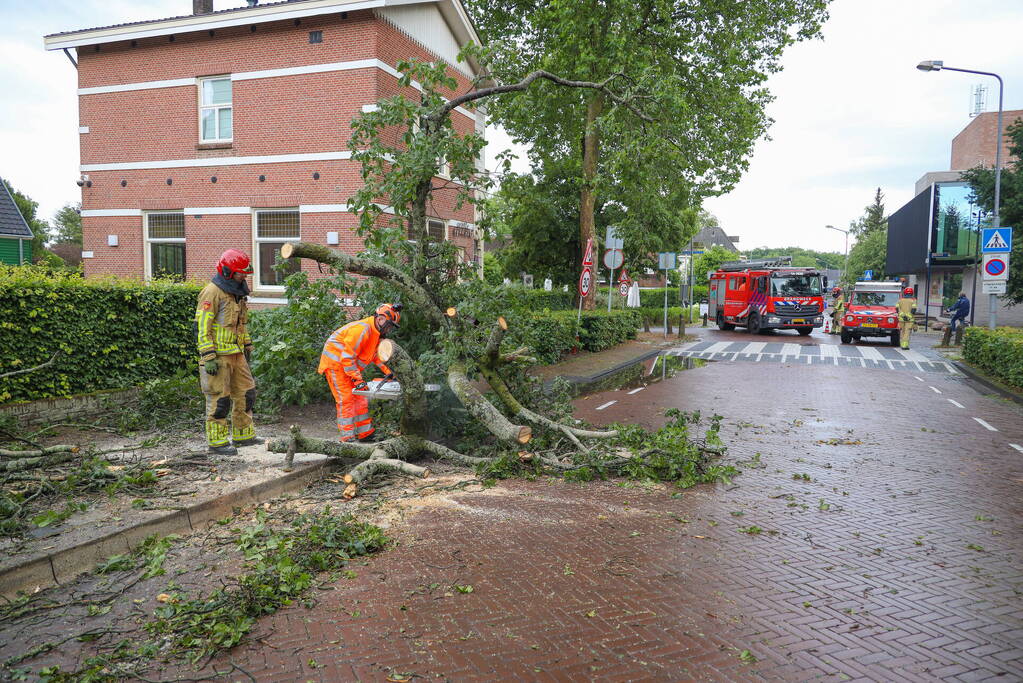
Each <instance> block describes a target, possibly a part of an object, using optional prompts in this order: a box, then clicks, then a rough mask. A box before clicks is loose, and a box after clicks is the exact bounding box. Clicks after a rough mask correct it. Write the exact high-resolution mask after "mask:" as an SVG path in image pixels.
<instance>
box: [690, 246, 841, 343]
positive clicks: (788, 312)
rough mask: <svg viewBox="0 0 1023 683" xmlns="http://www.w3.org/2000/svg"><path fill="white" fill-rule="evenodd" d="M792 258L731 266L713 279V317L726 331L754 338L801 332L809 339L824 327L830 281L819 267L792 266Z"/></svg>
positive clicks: (709, 309)
mask: <svg viewBox="0 0 1023 683" xmlns="http://www.w3.org/2000/svg"><path fill="white" fill-rule="evenodd" d="M791 263H792V258H791V257H788V256H786V257H782V258H776V259H764V260H757V261H730V262H727V263H723V264H721V267H720V268H718V270H717V271H716V272H714V273H711V274H710V291H709V292H708V297H707V298H708V302H707V315H708V317H710V318H712V319H713V320H715V321H716V322H717V326H718V328H719V329H722V330H732V329H735V328H736V327H745V328H746V329H747V330H748V331H749V333H750V334H758V333H760V332H763V331H765V330H775V329H783V330H796V331H797V332H799V334H801V335H803V336H806V335H808V334H810V333H811V332H813V328H815V327H820V326H821V325H823V324H824V288H825V287H827V284H828V283H827V278H826V277H824V276H822V275H821V273H820V271H819V270H817V269H816V268H798V267H793V266H792V265H790V264H791Z"/></svg>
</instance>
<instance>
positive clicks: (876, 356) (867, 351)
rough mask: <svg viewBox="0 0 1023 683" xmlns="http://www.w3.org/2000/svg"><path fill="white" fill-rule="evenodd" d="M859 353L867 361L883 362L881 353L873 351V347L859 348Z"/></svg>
mask: <svg viewBox="0 0 1023 683" xmlns="http://www.w3.org/2000/svg"><path fill="white" fill-rule="evenodd" d="M860 353H861V354H863V357H864V358H865V359H867V360H884V356H882V355H881V352H880V351H878V350H877V349H875V348H874V347H873V346H861V347H860Z"/></svg>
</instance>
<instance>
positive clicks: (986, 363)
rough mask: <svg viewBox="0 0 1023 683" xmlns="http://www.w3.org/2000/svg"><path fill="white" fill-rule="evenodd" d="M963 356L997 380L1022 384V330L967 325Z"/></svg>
mask: <svg viewBox="0 0 1023 683" xmlns="http://www.w3.org/2000/svg"><path fill="white" fill-rule="evenodd" d="M963 358H964V359H966V362H968V363H971V364H973V365H976V366H977V367H978V368H981V369H982V370H984V371H985V372H988V373H990V374H991V375H993V376H994V377H996V378H997V379H1000V380H1001V381H1003V382H1005V383H1006V384H1011V385H1012V386H1014V387H1017V388H1019V387H1023V330H1021V329H1020V328H1018V327H999V328H996V329H994V330H989V329H987V328H984V327H972V326H971V327H967V328H966V332H965V337H964V340H963Z"/></svg>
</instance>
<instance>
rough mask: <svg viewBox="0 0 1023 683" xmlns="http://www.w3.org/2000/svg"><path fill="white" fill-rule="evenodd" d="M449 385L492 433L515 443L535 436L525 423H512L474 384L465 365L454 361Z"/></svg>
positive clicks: (449, 369)
mask: <svg viewBox="0 0 1023 683" xmlns="http://www.w3.org/2000/svg"><path fill="white" fill-rule="evenodd" d="M448 386H449V387H451V391H453V392H454V393H455V396H457V397H458V400H459V401H461V403H462V405H464V406H465V408H466V410H468V411H469V414H470V415H472V416H473V417H475V418H476V419H477V420H479V421H480V422H482V423H483V426H485V427H486V428H487V429H489V430H490V433H491V434H493V435H494V436H496V437H497V438H499V439H501V440H502V441H510V442H513V443H520V444H524V443H529V440H530V439H532V438H533V430H532V428H530V427H527V426H525V425H516V424H512V423H511V421H509V420H508V418H506V417H505V416H504V415H502V414H501V411H499V410H498V409H497V408H495V407H494V406H493V404H492V403H490V401H488V400H487V399H486V398H484V397H483V394H481V393H480V392H479V390H478V389H477V388H476V387H474V386H473V385H472V382H470V381H469V378H468V377H467V376H466V374H465V366H464V365H463V364H461V363H452V364H451V366H450V367H449V368H448Z"/></svg>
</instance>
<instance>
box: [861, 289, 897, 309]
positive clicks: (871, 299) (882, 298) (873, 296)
mask: <svg viewBox="0 0 1023 683" xmlns="http://www.w3.org/2000/svg"><path fill="white" fill-rule="evenodd" d="M852 302H853V304H854V305H856V306H894V305H896V304H897V303H899V293H898V292H854V293H853V300H852Z"/></svg>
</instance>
